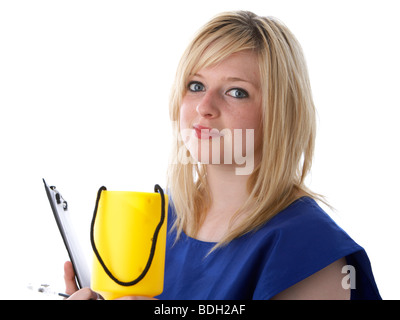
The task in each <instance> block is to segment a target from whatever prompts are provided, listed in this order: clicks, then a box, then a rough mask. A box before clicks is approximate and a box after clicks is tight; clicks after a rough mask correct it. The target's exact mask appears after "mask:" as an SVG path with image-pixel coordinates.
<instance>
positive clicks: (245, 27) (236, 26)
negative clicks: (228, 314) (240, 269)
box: [168, 11, 320, 249]
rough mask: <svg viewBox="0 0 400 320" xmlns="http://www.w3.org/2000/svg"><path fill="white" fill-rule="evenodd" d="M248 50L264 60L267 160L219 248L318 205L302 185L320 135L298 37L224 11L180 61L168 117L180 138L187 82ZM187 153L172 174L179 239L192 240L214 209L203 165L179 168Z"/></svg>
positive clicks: (265, 21)
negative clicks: (294, 207)
mask: <svg viewBox="0 0 400 320" xmlns="http://www.w3.org/2000/svg"><path fill="white" fill-rule="evenodd" d="M243 50H252V51H253V52H255V53H256V54H257V56H258V60H259V66H260V74H261V79H260V80H261V86H262V95H263V96H262V109H263V118H262V127H263V144H262V159H261V162H260V163H259V164H258V166H256V168H255V169H254V171H253V172H252V174H251V175H250V177H249V179H248V185H247V188H248V192H249V197H248V200H247V202H246V203H245V204H244V205H243V207H242V208H241V210H239V211H238V212H237V213H236V214H235V216H234V217H237V216H238V215H239V214H240V213H241V212H246V213H248V216H247V218H246V219H244V220H243V221H241V222H240V223H239V224H237V225H236V226H235V228H234V229H230V230H229V232H228V233H227V234H226V235H225V237H224V238H223V239H222V240H221V241H220V242H218V244H217V245H216V246H215V247H214V249H215V248H217V247H219V246H221V245H224V244H226V243H228V242H229V241H231V240H233V239H235V238H236V237H239V236H241V235H243V234H245V233H247V232H249V231H251V230H255V229H256V228H257V227H260V226H261V225H263V224H264V223H265V222H267V221H268V220H269V219H271V218H272V217H273V216H274V215H276V214H277V213H279V212H280V211H281V210H283V209H284V208H286V207H287V206H288V205H290V204H291V203H292V202H293V201H294V200H296V199H297V198H299V197H300V196H304V195H307V196H310V197H313V198H320V197H319V195H317V194H314V193H312V192H311V191H310V190H309V189H308V188H307V187H306V186H305V185H304V180H305V177H306V175H307V174H308V172H309V170H310V168H311V163H312V158H313V151H314V142H315V132H316V121H315V109H314V103H313V100H312V95H311V88H310V83H309V78H308V72H307V67H306V63H305V60H304V57H303V53H302V49H301V47H300V45H299V43H298V42H297V40H296V38H295V37H294V36H293V34H292V33H291V32H290V31H289V29H288V28H287V27H286V26H285V25H284V24H283V23H281V22H280V21H278V20H277V19H275V18H272V17H259V16H257V15H255V14H254V13H251V12H247V11H237V12H227V13H222V14H220V15H218V16H216V17H214V18H213V19H212V20H211V21H210V22H208V23H207V24H206V25H205V26H204V27H203V28H201V29H200V30H199V32H198V33H197V34H196V35H195V37H194V38H193V40H192V42H191V43H190V44H189V46H188V47H187V49H186V51H185V52H184V54H183V56H182V58H181V61H180V63H179V66H178V69H177V73H176V78H175V83H174V85H173V89H172V92H171V99H170V117H171V120H172V121H173V123H174V124H175V125H176V127H175V130H176V131H179V112H180V106H181V103H182V98H183V96H184V95H185V93H186V91H187V82H188V78H189V76H190V75H191V74H195V73H196V72H197V71H198V70H200V69H202V68H206V67H208V66H211V65H213V64H216V63H218V62H219V61H221V60H223V59H224V58H226V57H228V56H229V55H231V54H233V53H235V52H240V51H243ZM177 136H179V133H178V135H177ZM182 150H184V152H186V149H185V147H184V143H183V141H181V140H180V139H177V140H176V141H175V143H174V147H173V150H172V157H173V158H172V160H171V161H172V164H171V165H170V168H169V174H168V189H169V192H170V196H171V197H172V201H173V204H174V206H175V210H176V214H177V217H176V221H175V225H174V227H176V228H177V238H178V237H179V235H180V234H181V232H182V231H183V230H184V231H185V232H186V233H187V234H188V235H190V236H195V235H196V233H197V231H198V229H199V227H200V225H201V221H202V217H203V214H204V213H205V212H206V211H207V210H208V208H209V207H210V204H211V196H210V192H209V190H208V186H207V177H206V170H205V165H204V164H200V163H195V161H191V162H189V163H186V164H183V163H181V161H179V159H178V157H179V153H180V152H182ZM233 220H234V219H233ZM233 220H232V221H233Z"/></svg>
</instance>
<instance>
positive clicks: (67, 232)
mask: <svg viewBox="0 0 400 320" xmlns="http://www.w3.org/2000/svg"><path fill="white" fill-rule="evenodd" d="M43 183H44V188H45V189H46V194H47V197H48V198H49V202H50V206H51V209H52V211H53V214H54V218H55V219H56V222H57V226H58V229H59V230H60V234H61V236H62V239H63V241H64V244H65V247H66V249H67V251H68V255H69V258H70V260H71V262H72V265H73V267H74V271H75V278H76V282H77V285H78V287H79V289H82V288H85V287H90V272H89V268H88V266H87V264H86V259H85V255H84V254H83V251H82V248H81V246H80V245H79V242H78V238H77V237H76V235H75V232H74V229H73V227H72V224H71V219H70V214H69V211H68V202H67V201H66V200H65V199H64V198H63V197H62V196H61V194H60V192H59V191H58V190H57V189H56V187H54V186H50V187H49V186H48V185H47V184H46V181H45V180H44V179H43Z"/></svg>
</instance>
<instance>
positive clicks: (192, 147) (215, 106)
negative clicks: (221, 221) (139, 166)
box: [180, 51, 262, 174]
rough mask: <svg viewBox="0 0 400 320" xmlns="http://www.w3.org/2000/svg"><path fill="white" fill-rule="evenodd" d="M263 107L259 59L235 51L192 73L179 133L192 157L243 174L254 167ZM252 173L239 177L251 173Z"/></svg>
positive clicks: (181, 114)
mask: <svg viewBox="0 0 400 320" xmlns="http://www.w3.org/2000/svg"><path fill="white" fill-rule="evenodd" d="M261 103H262V94H261V85H260V73H259V66H258V59H257V56H256V54H255V53H253V52H251V51H242V52H238V53H234V54H232V55H230V56H228V57H227V58H226V59H224V60H222V61H221V62H219V63H218V64H216V65H213V66H210V67H207V68H204V69H200V70H199V71H198V72H197V73H196V74H193V75H191V76H190V77H189V79H188V81H187V91H186V93H185V95H184V97H183V100H182V106H181V109H180V132H181V137H182V139H183V141H184V143H185V146H186V148H187V149H188V150H189V152H190V154H191V155H192V157H193V158H194V159H195V160H196V161H198V162H201V163H207V164H212V165H221V164H222V165H230V166H232V165H233V166H235V167H238V166H239V167H242V171H243V166H246V167H247V166H248V165H250V162H251V161H252V163H253V167H254V159H258V157H259V153H260V145H261V136H262V133H261V132H262V128H261V127H262V125H261V123H262V121H261V117H262V112H261ZM248 169H249V168H248ZM250 169H251V170H250V171H249V170H244V171H246V173H242V174H251V172H252V169H253V168H250ZM239 174H240V173H239Z"/></svg>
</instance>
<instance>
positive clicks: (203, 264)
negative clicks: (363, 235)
mask: <svg viewBox="0 0 400 320" xmlns="http://www.w3.org/2000/svg"><path fill="white" fill-rule="evenodd" d="M170 114H171V119H172V120H173V122H174V124H175V125H176V128H175V129H176V131H177V133H178V134H177V142H176V145H175V149H174V150H173V155H174V159H173V161H172V163H171V166H170V172H169V186H168V192H169V198H170V201H171V205H170V208H169V220H168V222H169V225H168V228H169V233H168V239H167V253H166V263H165V283H164V291H163V293H162V294H161V295H160V296H158V297H156V298H158V299H350V298H351V299H380V295H379V292H378V289H377V286H376V284H375V281H374V277H373V274H372V270H371V266H370V263H369V260H368V257H367V254H366V252H365V251H364V249H363V248H362V247H360V246H359V245H358V244H356V243H355V242H354V241H353V240H352V239H351V238H350V237H349V236H348V235H347V234H346V233H345V232H344V231H343V230H342V229H341V228H340V227H338V226H337V225H336V224H335V222H334V221H333V220H331V218H330V217H329V216H328V215H327V214H326V213H325V212H324V211H323V210H322V209H321V208H320V207H319V206H318V204H317V202H316V200H320V201H322V199H321V197H320V196H319V195H317V194H315V193H313V192H312V191H310V190H309V189H308V188H307V187H306V186H305V185H304V180H305V177H306V175H307V174H308V172H309V171H310V168H311V162H312V156H313V151H314V141H315V131H316V128H315V126H316V124H315V110H314V104H313V100H312V96H311V89H310V84H309V79H308V74H307V68H306V64H305V61H304V57H303V54H302V50H301V47H300V45H299V44H298V42H297V40H296V39H295V37H294V36H293V35H292V33H291V32H290V31H289V30H288V29H287V27H286V26H285V25H283V24H282V23H281V22H279V21H278V20H276V19H274V18H265V17H259V16H257V15H255V14H253V13H251V12H243V11H240V12H228V13H223V14H220V15H218V16H217V17H215V18H214V19H212V20H211V21H210V22H209V23H207V24H206V25H205V26H204V27H203V28H202V29H201V30H200V31H199V32H198V33H197V34H196V36H195V37H194V39H193V40H192V42H191V43H190V45H189V46H188V48H187V50H186V51H185V53H184V55H183V57H182V59H181V62H180V64H179V66H178V70H177V74H176V80H175V84H174V86H173V90H172V95H171V102H170ZM73 276H74V275H73V272H72V269H71V265H70V263H67V264H66V266H65V279H66V284H67V291H66V292H67V293H70V294H72V293H73V292H74V291H75V290H76V287H75V284H74V282H73ZM95 297H96V293H94V292H92V291H91V290H89V289H83V290H80V291H78V292H76V293H75V294H74V295H73V296H72V298H81V299H87V298H95ZM127 298H133V299H138V298H144V297H127Z"/></svg>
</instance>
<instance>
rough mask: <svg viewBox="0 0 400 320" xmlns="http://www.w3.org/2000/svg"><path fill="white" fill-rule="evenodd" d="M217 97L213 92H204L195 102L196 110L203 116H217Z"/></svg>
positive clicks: (218, 111)
mask: <svg viewBox="0 0 400 320" xmlns="http://www.w3.org/2000/svg"><path fill="white" fill-rule="evenodd" d="M218 103H219V102H218V97H217V94H216V93H214V92H206V94H205V95H204V96H203V97H202V98H201V100H200V101H199V103H198V104H197V107H196V111H197V113H198V114H199V115H200V116H201V117H203V118H215V117H218V116H219V113H220V110H219V107H218Z"/></svg>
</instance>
